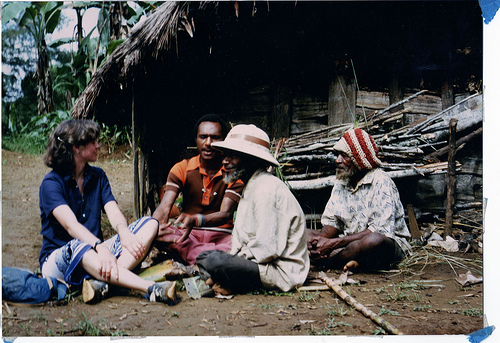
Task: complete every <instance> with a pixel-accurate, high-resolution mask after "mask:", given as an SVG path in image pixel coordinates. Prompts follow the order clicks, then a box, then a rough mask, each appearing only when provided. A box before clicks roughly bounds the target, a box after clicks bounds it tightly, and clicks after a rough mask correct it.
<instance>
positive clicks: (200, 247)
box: [153, 114, 243, 265]
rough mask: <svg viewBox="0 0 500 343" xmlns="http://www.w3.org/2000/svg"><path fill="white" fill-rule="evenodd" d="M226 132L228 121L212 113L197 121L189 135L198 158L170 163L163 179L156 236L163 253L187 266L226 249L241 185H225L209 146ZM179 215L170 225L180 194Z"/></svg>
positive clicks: (220, 157)
mask: <svg viewBox="0 0 500 343" xmlns="http://www.w3.org/2000/svg"><path fill="white" fill-rule="evenodd" d="M227 132H228V125H227V123H226V122H225V121H224V120H223V119H222V118H221V117H220V116H217V115H215V114H208V115H205V116H203V117H202V118H200V120H198V122H197V123H196V125H195V128H194V134H195V139H196V146H197V149H198V153H199V154H198V155H196V156H195V157H193V158H191V159H187V160H183V161H181V162H178V163H177V164H175V165H174V166H173V167H172V169H171V170H170V173H169V174H168V177H167V183H166V185H165V193H164V195H163V198H162V200H161V202H160V205H159V206H158V208H157V209H156V210H155V212H154V213H153V217H154V218H156V219H158V221H159V222H160V229H159V233H158V236H157V238H156V240H157V241H159V242H166V243H170V244H169V245H168V249H169V250H171V251H173V252H175V253H177V255H178V256H179V257H180V258H181V259H182V260H184V262H186V263H187V264H189V265H192V264H194V263H196V257H197V256H198V254H199V253H201V252H202V251H205V250H222V251H229V250H230V249H231V232H232V228H233V220H232V219H233V213H234V211H235V209H236V207H237V205H238V202H239V199H240V198H241V192H242V189H243V183H242V182H241V181H239V180H238V181H236V182H233V183H230V184H226V183H225V182H224V176H225V172H224V169H223V167H222V160H223V157H224V156H223V155H222V153H221V152H220V151H217V150H215V149H213V148H212V143H213V142H217V141H222V140H224V138H225V137H226V134H227ZM180 192H182V195H183V204H182V210H183V212H182V213H181V215H180V216H179V217H178V218H177V220H176V221H175V222H174V223H173V225H172V223H170V221H169V219H170V218H171V212H172V207H173V205H174V202H175V200H176V199H177V196H178V195H179V193H180Z"/></svg>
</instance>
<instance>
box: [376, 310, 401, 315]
mask: <svg viewBox="0 0 500 343" xmlns="http://www.w3.org/2000/svg"><path fill="white" fill-rule="evenodd" d="M383 314H390V315H391V316H399V315H400V314H399V313H398V311H392V310H390V309H388V308H381V309H380V311H378V315H379V316H381V315H383Z"/></svg>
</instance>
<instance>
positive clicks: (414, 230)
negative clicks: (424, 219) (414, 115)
mask: <svg viewBox="0 0 500 343" xmlns="http://www.w3.org/2000/svg"><path fill="white" fill-rule="evenodd" d="M406 208H407V209H408V223H409V225H408V228H409V229H410V233H411V238H420V237H422V232H421V231H420V229H419V228H418V222H417V218H416V217H415V211H414V210H413V205H412V204H408V205H407V206H406Z"/></svg>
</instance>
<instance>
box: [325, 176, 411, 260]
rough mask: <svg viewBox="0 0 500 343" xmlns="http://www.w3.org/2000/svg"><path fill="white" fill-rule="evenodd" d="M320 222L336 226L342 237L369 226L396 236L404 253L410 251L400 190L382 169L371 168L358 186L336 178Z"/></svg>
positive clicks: (408, 234)
mask: <svg viewBox="0 0 500 343" xmlns="http://www.w3.org/2000/svg"><path fill="white" fill-rule="evenodd" d="M321 224H322V225H330V226H333V227H335V228H337V229H338V230H339V231H340V236H341V237H342V236H345V235H350V234H354V233H358V232H362V231H364V230H366V229H369V230H370V231H372V232H378V233H380V234H383V235H385V236H386V237H389V238H392V239H394V240H395V241H396V242H397V243H398V244H399V246H400V247H401V249H402V250H403V251H404V253H405V254H411V247H410V244H409V243H408V240H407V239H410V238H411V236H410V231H409V230H408V227H407V226H406V222H405V220H404V208H403V205H402V204H401V200H400V198H399V192H398V189H397V188H396V185H395V184H394V181H392V179H391V178H390V177H389V175H387V173H386V172H384V171H383V170H382V169H380V168H375V169H373V170H370V171H369V172H368V173H367V174H366V175H365V176H364V177H363V178H362V179H361V180H360V181H359V182H358V184H357V185H356V187H355V188H352V187H351V186H350V185H349V183H348V182H347V180H335V182H334V185H333V189H332V193H331V196H330V199H329V200H328V202H327V204H326V207H325V211H324V212H323V216H322V217H321Z"/></svg>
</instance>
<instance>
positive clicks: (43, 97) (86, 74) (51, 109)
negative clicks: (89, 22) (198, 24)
mask: <svg viewBox="0 0 500 343" xmlns="http://www.w3.org/2000/svg"><path fill="white" fill-rule="evenodd" d="M158 3H161V2H160V1H152V2H144V1H137V2H122V1H116V2H110V1H103V2H97V1H90V2H84V1H78V2H67V3H63V2H53V1H48V2H10V3H6V4H5V5H3V7H2V31H3V32H2V41H3V42H2V45H3V50H2V61H4V63H5V62H7V64H9V65H10V66H11V68H12V67H14V68H18V70H17V74H22V75H30V76H29V77H32V75H35V77H36V80H37V85H36V88H34V89H36V94H37V97H38V101H36V100H35V101H34V99H32V98H29V96H33V92H30V91H29V90H28V88H29V87H33V82H28V80H26V77H28V76H25V77H24V80H23V81H22V84H23V90H22V93H21V92H20V91H19V90H20V87H19V84H20V83H21V81H20V80H15V78H14V77H12V76H11V75H9V74H3V79H2V90H3V91H4V92H3V94H4V96H3V98H2V107H3V111H2V130H3V132H4V138H5V136H8V135H9V134H16V132H18V131H20V132H21V134H27V135H30V136H31V137H33V136H36V137H37V139H45V137H44V136H45V135H46V134H47V132H50V131H49V129H50V128H51V127H52V126H53V125H54V124H55V125H57V124H58V122H60V121H62V120H64V119H66V118H67V117H69V113H70V110H71V107H72V106H73V104H74V101H75V99H76V98H77V97H78V96H79V95H80V93H81V92H82V91H83V90H84V89H85V87H86V86H87V85H88V83H89V82H90V79H91V77H92V75H93V74H94V73H95V71H96V70H97V68H98V67H99V66H100V65H101V64H102V63H104V62H105V61H106V59H107V57H108V56H109V55H110V54H111V53H112V52H113V51H114V50H115V49H116V48H117V47H118V46H119V45H120V44H121V43H122V42H123V41H124V40H125V39H126V37H127V35H128V33H129V32H130V30H131V29H132V28H133V26H134V25H135V24H136V23H138V22H139V21H140V19H141V17H142V16H144V15H147V14H148V13H150V12H151V11H153V10H154V9H155V8H156V6H157V5H158ZM89 8H99V9H100V11H99V14H98V20H97V24H96V26H95V27H94V28H92V29H91V30H90V31H89V32H84V30H83V27H82V21H83V17H84V16H85V13H86V12H87V10H88V9H89ZM64 9H74V10H75V12H76V17H77V23H76V25H75V28H74V30H73V36H72V37H67V38H63V39H59V40H57V41H54V42H52V43H50V44H49V45H47V41H46V39H47V35H48V34H51V33H53V32H54V31H55V29H56V28H57V27H58V25H61V24H64V23H63V21H62V19H61V18H62V17H61V12H62V10H64ZM11 23H16V24H17V25H16V27H13V26H10V24H11ZM9 26H10V27H9ZM6 28H8V30H5V29H6ZM94 33H97V35H93V34H94ZM9 36H11V37H10V38H9ZM28 36H29V39H26V37H28ZM9 39H10V42H9ZM16 40H17V42H16ZM19 40H22V44H19ZM72 42H77V49H76V51H68V49H67V48H66V49H61V47H62V46H64V45H65V44H67V43H72ZM6 43H7V44H6ZM30 44H31V45H32V46H34V47H35V49H34V50H33V51H35V54H34V55H36V57H35V58H34V59H33V58H32V59H27V58H25V57H26V56H28V55H29V53H25V52H23V51H22V50H19V49H18V48H19V47H23V49H25V50H26V51H28V50H29V46H30ZM31 56H33V52H32V53H31ZM21 69H22V73H21V72H20V71H21ZM36 102H38V106H37V110H36V109H35V110H33V104H34V103H36ZM53 121H55V122H53ZM103 125H104V124H103ZM18 127H21V130H18V129H17V128H18ZM40 131H41V132H40ZM115 131H116V128H115ZM103 132H106V130H103ZM6 133H7V135H6ZM4 142H5V139H4V140H3V141H2V146H4V145H5V144H4ZM35 145H36V144H35ZM41 145H42V146H43V145H44V144H41ZM16 146H22V144H17V145H16Z"/></svg>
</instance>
